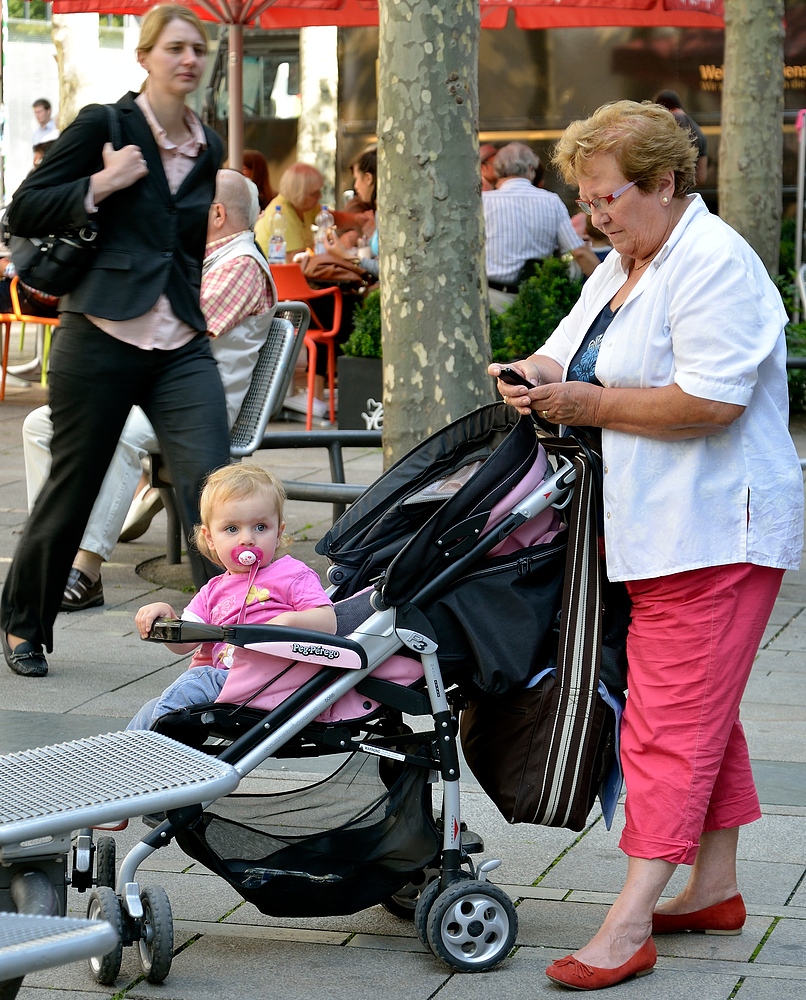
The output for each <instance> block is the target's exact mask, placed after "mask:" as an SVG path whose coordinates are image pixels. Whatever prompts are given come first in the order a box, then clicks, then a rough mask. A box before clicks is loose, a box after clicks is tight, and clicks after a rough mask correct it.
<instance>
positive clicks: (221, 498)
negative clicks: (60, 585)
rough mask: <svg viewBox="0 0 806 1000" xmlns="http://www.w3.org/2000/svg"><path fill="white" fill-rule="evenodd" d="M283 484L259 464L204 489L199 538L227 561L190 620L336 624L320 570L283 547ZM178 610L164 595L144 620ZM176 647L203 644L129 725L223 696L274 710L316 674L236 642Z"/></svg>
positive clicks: (230, 470) (195, 602)
mask: <svg viewBox="0 0 806 1000" xmlns="http://www.w3.org/2000/svg"><path fill="white" fill-rule="evenodd" d="M284 502H285V490H284V489H283V484H282V483H281V482H280V480H279V479H277V478H276V477H275V476H274V475H272V473H270V472H268V471H267V470H265V469H262V468H261V467H260V466H258V465H228V466H225V467H224V468H221V469H218V470H217V471H216V472H213V473H212V474H211V475H210V476H209V477H208V479H207V481H206V483H205V486H204V489H203V490H202V494H201V501H200V513H201V524H199V525H197V527H196V530H195V533H194V541H195V543H196V545H197V546H198V548H199V550H200V551H201V552H202V553H203V554H204V555H206V556H207V557H208V558H209V559H211V560H212V561H213V562H215V563H217V564H218V565H219V566H222V567H223V568H224V570H225V572H224V573H222V574H221V575H220V576H216V577H213V579H212V580H210V581H208V583H206V584H205V585H204V587H202V589H201V590H200V591H199V592H198V594H196V596H195V597H194V598H193V599H192V600H191V602H190V604H189V605H188V606H187V608H186V609H185V611H184V612H183V614H182V619H183V620H184V621H193V622H202V623H206V624H210V625H230V624H242V623H244V622H248V623H250V624H266V623H267V622H269V621H272V622H274V623H275V624H276V625H289V626H292V627H295V628H305V629H311V630H313V631H316V632H328V633H331V634H333V633H334V632H335V631H336V615H335V613H334V611H333V605H332V604H331V602H330V600H329V598H328V596H327V594H326V593H325V591H324V589H323V588H322V584H321V583H320V581H319V577H318V576H317V574H316V573H315V572H314V571H313V570H312V569H310V568H309V567H308V566H306V565H305V564H304V563H302V562H300V561H299V560H298V559H294V558H292V557H291V556H290V555H287V554H285V555H284V554H282V549H283V529H284V528H285V523H284V521H283V504H284ZM163 617H170V618H176V617H177V615H176V613H175V612H174V610H173V608H172V607H171V606H170V605H169V604H166V603H164V602H160V601H158V602H155V603H153V604H147V605H145V607H142V608H140V610H139V611H138V612H137V616H136V618H135V623H136V625H137V628H138V630H139V632H140V635H141V636H142V637H143V638H144V639H145V638H148V636H149V633H150V631H151V626H152V625H153V624H154V622H155V621H156V619H157V618H163ZM168 645H169V648H170V649H172V650H173V651H174V652H176V653H190V652H193V651H194V650H195V653H194V656H193V659H192V661H191V663H190V667H189V669H188V670H187V671H186V672H185V673H184V674H182V675H181V676H180V677H179V678H178V679H177V680H175V681H174V682H173V684H171V685H170V686H169V687H167V688H166V689H165V691H163V692H162V694H161V695H159V697H157V698H154V699H152V700H151V701H149V702H148V703H147V704H145V705H144V706H143V707H142V708H141V709H140V711H139V712H138V713H137V715H136V716H135V717H134V719H132V721H131V722H130V723H129V725H128V727H127V728H129V729H150V728H151V727H152V725H153V724H154V723H155V722H156V721H157V719H160V718H162V717H163V716H164V715H167V714H169V713H170V712H173V711H176V710H178V709H180V708H189V707H190V706H192V705H196V704H199V703H203V702H212V701H216V700H220V701H226V702H229V703H234V704H244V703H246V702H248V703H250V704H251V705H252V706H253V707H255V708H262V709H266V710H268V709H272V708H274V707H275V706H276V705H278V704H279V703H280V702H281V701H283V699H284V698H286V697H287V696H288V694H289V693H290V692H291V691H295V690H296V689H297V688H298V687H299V686H300V685H301V684H302V683H304V681H306V680H308V678H309V677H310V676H311V675H312V674H313V673H315V671H316V667H311V666H308V665H306V664H296V665H293V666H292V661H290V660H287V659H283V658H282V657H279V656H272V655H270V654H266V653H262V652H258V651H255V650H250V649H244V648H242V647H239V646H235V645H232V644H230V643H227V642H209V643H203V644H202V645H201V646H197V645H196V644H193V643H183V644H180V643H170V644H168Z"/></svg>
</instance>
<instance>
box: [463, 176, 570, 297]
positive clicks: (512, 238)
mask: <svg viewBox="0 0 806 1000" xmlns="http://www.w3.org/2000/svg"><path fill="white" fill-rule="evenodd" d="M481 198H482V205H483V207H484V228H485V230H486V233H487V277H488V278H491V279H492V280H493V281H498V282H501V283H503V284H509V283H510V282H514V281H515V279H516V277H517V276H518V272H519V271H520V269H521V268H522V267H523V265H524V264H525V263H526V261H527V260H533V259H536V260H542V259H543V258H545V257H551V255H552V254H553V253H554V251H555V250H557V249H559V250H560V253H568V251H569V250H576V249H577V247H581V246H584V243H583V241H582V240H581V239H580V238H579V236H577V234H576V233H575V232H574V227H573V226H572V225H571V217H570V216H569V214H568V209H567V208H566V207H565V205H564V204H563V203H562V201H560V197H559V195H556V194H554V193H553V192H552V191H545V190H543V188H536V187H535V186H534V185H533V184H532V182H531V181H529V180H527V178H526V177H509V178H507V179H506V180H505V181H503V183H502V184H501V186H500V187H498V188H496V189H495V191H483V192H482V195H481Z"/></svg>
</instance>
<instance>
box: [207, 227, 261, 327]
mask: <svg viewBox="0 0 806 1000" xmlns="http://www.w3.org/2000/svg"><path fill="white" fill-rule="evenodd" d="M238 235H239V234H238V233H235V234H233V235H232V236H224V237H222V238H221V239H218V240H213V242H212V243H208V244H207V246H206V248H205V251H204V256H205V259H206V258H207V257H209V256H210V255H211V254H212V253H214V252H215V251H216V250H218V249H219V247H223V246H224V245H225V244H226V243H229V242H230V240H234V239H235V237H236V236H238ZM273 304H274V303H273V302H272V295H271V290H270V288H269V282H268V280H267V278H266V275H265V274H264V273H263V271H262V270H261V267H260V265H259V264H258V262H257V261H256V260H254V259H253V258H252V257H250V256H248V255H245V256H242V257H236V258H235V259H234V260H230V261H227V262H226V263H224V264H221V266H220V267H217V268H215V269H214V270H213V271H210V272H206V273H205V275H204V280H203V281H202V286H201V308H202V312H203V313H204V318H205V319H206V320H207V332H208V333H209V334H211V335H212V336H213V337H220V336H221V334H222V333H226V332H227V330H231V329H232V328H233V327H234V326H235V324H236V323H240V321H241V320H242V319H243V318H244V316H260V315H262V314H263V313H267V312H268V311H269V309H271V307H272V305H273Z"/></svg>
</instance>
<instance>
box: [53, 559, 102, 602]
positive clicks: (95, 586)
mask: <svg viewBox="0 0 806 1000" xmlns="http://www.w3.org/2000/svg"><path fill="white" fill-rule="evenodd" d="M103 603H104V585H103V583H102V582H101V578H100V576H99V577H98V579H97V580H96V581H95V583H93V582H92V580H90V578H89V577H88V576H87V574H86V573H82V572H81V570H80V569H76V568H75V566H73V568H72V569H71V570H70V575H69V576H68V577H67V583H66V584H65V587H64V594H63V595H62V604H61V608H60V609H59V610H60V611H86V609H87V608H97V607H99V606H100V605H101V604H103Z"/></svg>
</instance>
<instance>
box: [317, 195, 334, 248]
mask: <svg viewBox="0 0 806 1000" xmlns="http://www.w3.org/2000/svg"><path fill="white" fill-rule="evenodd" d="M313 224H314V226H315V227H316V228H315V232H314V236H313V252H314V253H325V251H326V250H327V241H326V237H327V234H328V232H329V231H330V230H331V229H332V228H333V226H334V225H335V224H336V222H335V219H334V218H333V216H332V215H331V214H330V212H329V211H328V207H327V205H322V208H321V209H320V211H319V212H318V213H317V216H316V218H315V219H314V220H313Z"/></svg>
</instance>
